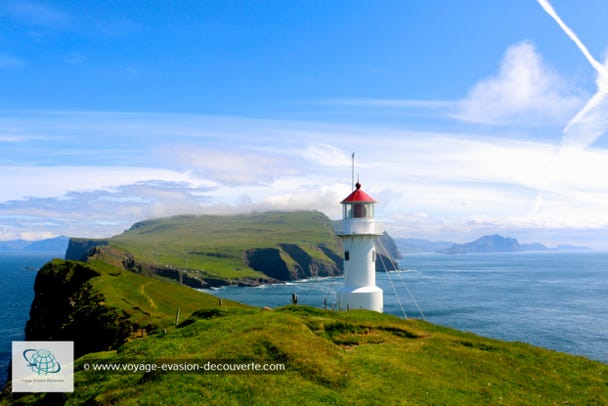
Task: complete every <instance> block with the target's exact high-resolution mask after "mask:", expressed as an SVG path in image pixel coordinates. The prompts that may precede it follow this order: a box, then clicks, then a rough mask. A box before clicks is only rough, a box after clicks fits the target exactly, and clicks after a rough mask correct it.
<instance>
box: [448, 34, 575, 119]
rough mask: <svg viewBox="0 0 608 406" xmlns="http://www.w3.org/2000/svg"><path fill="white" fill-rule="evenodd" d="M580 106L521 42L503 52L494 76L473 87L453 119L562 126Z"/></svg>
mask: <svg viewBox="0 0 608 406" xmlns="http://www.w3.org/2000/svg"><path fill="white" fill-rule="evenodd" d="M582 102H583V97H582V95H581V92H580V91H579V90H577V89H575V88H573V87H572V86H571V85H569V84H568V82H567V81H566V80H564V79H563V78H562V77H561V76H560V75H559V74H558V73H557V72H555V71H554V70H553V69H551V68H550V67H548V66H547V65H546V64H545V63H544V62H543V60H542V58H541V56H540V54H539V53H538V52H537V51H536V49H535V47H534V45H533V44H532V43H530V42H528V41H524V42H521V43H518V44H515V45H513V46H511V47H509V48H508V49H507V51H506V52H505V55H504V57H503V60H502V62H501V65H500V69H499V72H498V74H497V75H496V76H492V77H489V78H487V79H484V80H482V81H480V82H479V83H477V84H476V85H475V86H474V87H473V88H472V89H471V90H470V91H469V94H468V96H467V97H466V98H465V99H463V100H461V101H460V102H459V103H458V107H457V111H456V112H455V115H454V116H455V117H456V118H458V119H461V120H464V121H470V122H476V123H485V124H516V125H522V124H523V125H544V124H562V123H565V122H567V121H568V119H569V118H570V117H571V115H572V114H573V113H574V112H575V111H576V110H577V109H578V108H580V106H581V104H582Z"/></svg>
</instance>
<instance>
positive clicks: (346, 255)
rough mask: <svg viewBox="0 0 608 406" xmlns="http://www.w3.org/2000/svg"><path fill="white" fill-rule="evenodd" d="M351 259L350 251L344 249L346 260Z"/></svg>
mask: <svg viewBox="0 0 608 406" xmlns="http://www.w3.org/2000/svg"><path fill="white" fill-rule="evenodd" d="M349 259H350V251H344V260H345V261H348V260H349Z"/></svg>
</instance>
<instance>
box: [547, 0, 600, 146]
mask: <svg viewBox="0 0 608 406" xmlns="http://www.w3.org/2000/svg"><path fill="white" fill-rule="evenodd" d="M537 1H538V3H539V4H540V5H541V7H542V8H543V10H545V11H546V12H547V14H549V15H550V16H551V18H553V19H554V20H555V21H556V22H557V24H559V26H560V27H561V28H562V30H564V32H565V33H566V35H568V37H570V39H571V40H572V41H573V42H574V43H575V44H576V46H577V47H578V48H579V49H580V50H581V52H582V53H583V55H584V56H585V58H586V59H587V60H588V61H589V63H590V64H591V66H593V68H594V69H595V70H596V71H597V73H598V75H597V79H596V82H595V83H596V84H597V87H598V90H597V93H595V95H593V97H592V98H591V99H589V100H588V101H587V103H586V104H585V106H584V107H583V108H582V109H581V110H580V111H579V112H578V113H577V114H576V115H575V116H574V117H573V118H572V119H571V120H570V121H569V122H568V124H567V125H566V128H564V136H563V138H562V147H578V148H581V149H584V148H586V147H587V146H589V145H590V144H592V143H593V142H594V141H595V140H597V139H598V138H599V137H601V136H602V135H603V134H604V133H606V131H608V120H607V119H606V118H605V115H604V114H601V112H600V110H601V111H603V110H604V108H608V100H607V97H608V69H606V66H604V65H602V64H601V63H600V62H598V61H597V60H596V59H595V58H594V57H593V55H591V53H590V52H589V50H588V49H587V47H586V46H585V44H583V42H582V41H581V40H580V39H579V38H578V36H577V35H576V34H575V33H574V31H572V30H571V29H570V27H568V26H567V25H566V23H564V22H563V21H562V19H561V18H560V17H559V15H558V14H557V12H556V11H555V9H554V8H553V6H552V5H551V3H549V1H548V0H537Z"/></svg>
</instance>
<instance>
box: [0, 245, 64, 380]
mask: <svg viewBox="0 0 608 406" xmlns="http://www.w3.org/2000/svg"><path fill="white" fill-rule="evenodd" d="M57 256H59V257H62V256H63V253H57V252H52V253H26V254H23V253H19V254H5V253H1V254H0V278H1V280H2V283H0V387H2V386H4V382H5V381H6V377H7V374H8V366H9V362H10V358H11V342H12V341H20V340H23V339H24V338H25V323H26V322H27V320H28V319H29V313H30V305H31V304H32V299H33V298H34V279H35V278H36V273H37V271H38V269H39V268H40V267H41V266H42V265H44V264H45V263H46V262H48V261H49V260H51V259H52V258H54V257H57Z"/></svg>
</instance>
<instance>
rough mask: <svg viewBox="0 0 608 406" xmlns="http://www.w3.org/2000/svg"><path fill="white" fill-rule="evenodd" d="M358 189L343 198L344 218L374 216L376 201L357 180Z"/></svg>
mask: <svg viewBox="0 0 608 406" xmlns="http://www.w3.org/2000/svg"><path fill="white" fill-rule="evenodd" d="M355 187H356V189H355V190H354V191H353V192H352V193H351V194H350V195H348V197H347V198H346V199H344V200H342V202H341V203H342V218H344V219H352V218H374V205H375V204H376V201H375V200H374V199H372V198H371V196H370V195H368V194H367V193H365V192H364V191H363V190H361V184H360V183H359V182H357V184H356V185H355Z"/></svg>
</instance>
